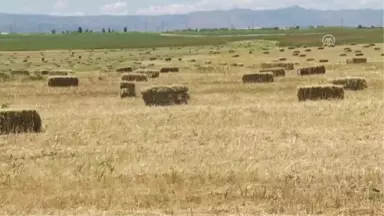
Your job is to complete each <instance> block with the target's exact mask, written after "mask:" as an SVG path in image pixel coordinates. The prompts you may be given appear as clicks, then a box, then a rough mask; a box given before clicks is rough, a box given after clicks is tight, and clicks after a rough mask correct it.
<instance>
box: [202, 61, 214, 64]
mask: <svg viewBox="0 0 384 216" xmlns="http://www.w3.org/2000/svg"><path fill="white" fill-rule="evenodd" d="M204 64H212V62H211V61H206V62H204Z"/></svg>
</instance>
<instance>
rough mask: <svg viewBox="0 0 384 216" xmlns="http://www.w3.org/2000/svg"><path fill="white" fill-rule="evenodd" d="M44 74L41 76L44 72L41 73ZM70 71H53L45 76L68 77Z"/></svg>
mask: <svg viewBox="0 0 384 216" xmlns="http://www.w3.org/2000/svg"><path fill="white" fill-rule="evenodd" d="M43 72H44V74H43V73H42V75H45V73H46V72H45V71H43ZM69 72H70V71H68V70H55V71H48V74H46V75H49V76H68V74H69Z"/></svg>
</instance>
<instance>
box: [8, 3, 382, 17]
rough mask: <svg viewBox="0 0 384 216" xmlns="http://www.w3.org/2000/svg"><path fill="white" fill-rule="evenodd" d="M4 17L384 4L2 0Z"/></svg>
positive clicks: (171, 12)
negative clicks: (13, 15)
mask: <svg viewBox="0 0 384 216" xmlns="http://www.w3.org/2000/svg"><path fill="white" fill-rule="evenodd" d="M0 1H4V2H6V3H2V4H0V5H1V6H0V13H28V14H51V15H95V14H113V15H125V14H146V15H147V14H153V15H157V14H178V13H189V12H192V11H202V10H215V9H219V10H220V9H231V8H234V7H239V8H250V9H273V8H280V7H287V6H293V5H299V6H301V7H304V8H316V9H357V8H376V9H380V8H383V7H384V6H383V0H10V1H8V0H0Z"/></svg>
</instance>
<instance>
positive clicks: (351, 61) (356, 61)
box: [347, 58, 367, 64]
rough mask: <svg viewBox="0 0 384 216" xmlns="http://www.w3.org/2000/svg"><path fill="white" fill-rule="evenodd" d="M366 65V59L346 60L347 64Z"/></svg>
mask: <svg viewBox="0 0 384 216" xmlns="http://www.w3.org/2000/svg"><path fill="white" fill-rule="evenodd" d="M361 63H367V58H351V59H347V64H361Z"/></svg>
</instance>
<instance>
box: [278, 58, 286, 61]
mask: <svg viewBox="0 0 384 216" xmlns="http://www.w3.org/2000/svg"><path fill="white" fill-rule="evenodd" d="M286 60H287V58H279V61H286Z"/></svg>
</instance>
